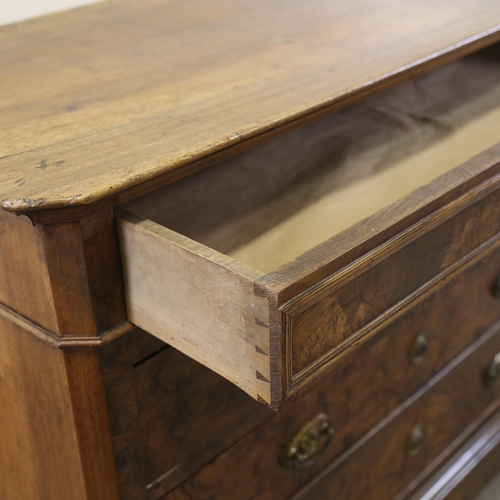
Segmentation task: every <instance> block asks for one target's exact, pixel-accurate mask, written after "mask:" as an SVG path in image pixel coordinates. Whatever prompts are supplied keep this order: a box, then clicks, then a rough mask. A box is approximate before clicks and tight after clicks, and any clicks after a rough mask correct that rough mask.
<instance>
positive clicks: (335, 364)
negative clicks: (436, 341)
mask: <svg viewBox="0 0 500 500" xmlns="http://www.w3.org/2000/svg"><path fill="white" fill-rule="evenodd" d="M494 149H495V148H494ZM497 149H499V148H497ZM496 154H497V153H496V152H495V153H494V155H495V158H496ZM481 156H482V157H485V158H486V160H485V161H484V163H483V167H484V165H485V164H486V165H490V161H491V157H492V152H491V151H488V152H486V153H484V155H481ZM474 165H477V160H476V163H474V162H472V163H467V164H465V165H463V166H462V167H459V168H457V169H454V170H453V171H452V172H450V173H449V174H445V175H444V176H442V177H440V178H439V179H437V180H436V181H434V182H433V183H432V184H431V185H430V187H426V188H425V190H424V191H426V192H427V191H428V190H429V191H430V192H432V190H433V186H435V185H439V186H440V189H442V187H443V185H444V184H448V185H449V186H451V188H452V189H454V188H453V186H455V181H456V179H457V178H460V179H462V178H463V172H468V174H470V173H471V172H474V173H475V175H478V172H477V170H475V168H474ZM468 174H467V175H466V177H468ZM478 178H481V176H480V175H478ZM499 183H500V177H499V176H498V175H495V176H493V177H490V178H488V179H487V180H485V181H484V182H482V183H481V184H479V185H477V186H476V187H474V188H473V189H470V190H469V191H467V192H466V193H465V194H463V195H461V196H459V197H457V198H455V199H452V200H451V201H450V202H449V203H447V204H446V205H445V206H443V207H441V208H439V209H438V210H436V211H435V212H433V213H431V214H430V215H429V216H427V217H425V218H424V219H422V220H421V221H419V222H417V223H415V224H413V225H412V226H410V227H409V228H407V229H405V230H404V231H402V232H401V233H399V234H398V235H397V237H394V238H392V239H389V240H387V241H386V242H385V243H383V244H381V245H379V246H378V247H377V248H376V249H375V250H373V251H371V252H367V253H366V254H365V255H364V256H363V258H361V259H358V260H355V261H353V262H352V263H350V264H349V265H347V266H345V267H344V268H341V269H340V270H339V271H338V272H337V273H334V274H332V275H331V276H329V277H328V278H327V279H325V280H322V281H319V282H318V283H317V284H316V285H315V286H312V287H311V288H310V289H308V290H306V292H305V293H302V294H300V295H298V296H297V298H295V299H293V300H291V301H289V302H287V303H285V304H283V305H282V307H280V309H279V313H281V314H282V317H280V316H279V313H277V312H276V309H275V308H276V304H277V303H278V301H279V300H280V298H279V295H276V294H274V295H273V293H274V292H273V291H272V290H271V289H270V290H268V291H267V294H266V295H267V297H268V298H269V299H270V300H269V311H268V312H266V311H265V310H264V308H265V307H267V305H266V304H265V303H262V302H258V301H256V298H255V296H254V297H252V294H251V291H250V290H249V289H248V284H249V282H254V283H255V284H256V287H257V294H258V295H260V290H259V287H260V286H261V284H262V283H263V281H265V280H266V276H264V277H263V278H258V276H259V272H258V271H254V270H253V269H251V268H249V267H248V266H245V265H243V264H241V263H239V262H237V261H236V260H234V259H231V258H230V257H227V256H225V255H223V254H221V253H218V252H216V251H214V250H212V249H209V248H207V247H205V246H203V245H201V244H199V243H197V242H195V241H193V240H190V239H188V238H186V237H184V236H181V235H179V234H177V233H175V232H173V231H171V230H169V229H167V228H164V227H163V226H160V225H158V224H155V223H153V222H151V221H149V220H147V219H143V218H141V217H138V216H135V215H133V214H129V213H127V212H124V211H120V212H118V213H119V215H120V218H119V219H118V224H119V232H120V236H121V243H122V252H123V262H124V268H125V279H126V293H127V301H128V311H129V316H130V318H131V321H132V322H133V323H135V324H137V325H138V326H140V327H141V328H144V329H145V330H147V331H149V332H150V333H152V334H154V335H156V336H158V337H159V338H162V339H163V340H165V341H167V342H169V343H171V344H172V345H174V346H175V347H177V348H178V349H180V350H181V351H183V352H184V353H186V354H188V355H189V356H191V357H193V358H194V359H196V360H198V361H200V362H202V363H203V364H205V365H206V366H209V367H211V368H212V369H214V370H215V371H217V372H218V373H219V374H221V375H223V376H225V377H226V378H228V379H230V380H232V381H234V382H235V383H236V384H237V385H239V386H240V387H241V388H243V389H244V390H246V391H247V392H248V393H249V394H251V395H252V396H253V397H255V398H256V399H259V400H262V401H263V402H267V404H270V406H271V407H273V408H275V409H279V408H280V406H281V403H282V402H283V401H285V400H286V399H288V398H289V397H291V396H293V397H297V395H299V394H301V393H304V392H306V391H307V390H309V389H310V388H311V387H313V386H314V385H315V384H316V383H317V382H318V381H319V380H320V378H321V377H324V376H326V374H327V373H328V372H329V371H331V370H332V369H335V368H336V369H338V368H339V367H340V366H342V365H344V364H345V363H346V362H348V361H349V360H350V359H352V358H353V357H354V355H355V353H356V352H358V351H359V349H360V348H363V345H364V344H366V343H367V342H370V341H371V340H372V339H373V337H375V336H377V335H378V334H379V332H380V331H381V330H382V329H383V327H384V326H385V325H387V324H388V323H390V322H391V321H394V319H396V317H397V316H398V315H400V314H402V313H403V312H404V310H406V309H407V308H409V307H411V306H412V304H413V302H414V301H415V300H419V297H420V296H424V295H426V294H428V293H432V290H433V289H435V288H438V287H440V286H442V284H443V283H444V282H445V281H446V280H448V279H451V278H452V277H453V276H454V275H455V274H457V273H459V272H461V271H460V269H461V267H464V266H468V265H471V264H472V263H473V262H474V261H475V259H477V258H479V257H478V255H479V254H480V252H481V251H482V248H483V247H485V246H491V245H495V244H496V240H497V236H496V234H497V233H498V232H499V231H500V225H499V224H500V223H499V221H500V213H499V207H500V198H499V196H500V194H499V193H500V191H499V190H498V186H499ZM419 196H420V195H419V192H416V193H414V194H412V195H409V196H408V197H406V198H407V200H406V202H407V203H408V204H409V206H411V207H412V209H415V205H414V201H415V199H416V198H418V197H419ZM377 217H381V218H384V213H382V214H381V215H377ZM388 220H389V221H390V220H391V219H390V218H389V219H388ZM386 222H387V220H386ZM368 228H369V226H368V227H365V228H364V230H365V232H370V233H371V230H369V229H368ZM356 230H357V228H356V226H354V227H353V231H356ZM339 237H340V238H343V236H342V233H341V235H339ZM335 244H336V237H333V238H332V239H331V240H330V241H329V245H330V246H331V247H335ZM307 255H308V254H306V255H305V256H303V257H300V258H298V259H296V260H295V262H299V261H301V262H303V261H304V260H305V259H306V256H307ZM305 267H306V268H308V266H307V264H306V265H305ZM195 282H196V286H194V287H193V283H195ZM215 283H217V285H215ZM244 290H246V292H247V293H246V295H245V294H243V295H242V292H243V291H244ZM360 290H361V291H362V292H360ZM236 291H237V292H238V294H237V293H236ZM212 293H215V294H216V295H215V296H214V297H217V300H211V301H208V302H207V300H206V297H207V296H208V295H210V294H212ZM181 303H182V307H181V306H180V304H181ZM219 304H222V305H224V307H221V306H220V305H219ZM249 305H250V306H252V305H253V309H251V310H250V313H249ZM169 308H170V309H169ZM167 310H168V313H167ZM202 310H203V311H204V312H203V313H201V311H202ZM238 311H239V312H238ZM235 313H236V314H237V315H236V316H235ZM192 318H197V321H196V322H193V321H192ZM255 318H257V319H255ZM262 318H265V319H264V320H262ZM267 318H270V319H272V320H273V321H269V320H268V319H267ZM253 319H255V322H256V323H257V327H256V326H254V324H253V323H252V320H253ZM235 320H236V321H235ZM242 320H243V321H244V322H245V325H246V335H245V337H244V338H243V342H242V336H241V332H240V331H239V325H241V324H242V323H241V321H242ZM258 320H260V321H258ZM221 322H222V323H223V325H222V327H220V326H218V325H220V324H221ZM201 325H204V327H202V326H201ZM267 326H269V327H270V330H269V332H268V331H267V328H266V327H267ZM207 342H208V343H207ZM237 345H238V346H242V347H239V348H238V352H245V353H246V355H245V356H243V358H241V357H238V359H237V364H236V365H235V359H236V358H235V357H234V352H235V349H236V348H235V347H229V346H237ZM203 346H205V347H203ZM255 346H257V347H255ZM263 346H265V347H263ZM249 347H250V350H249ZM263 353H264V354H265V355H267V354H270V357H269V359H267V357H264V356H263ZM264 362H267V363H269V365H268V366H267V367H264V366H263V363H264ZM249 374H250V375H249ZM252 374H254V377H255V379H254V381H253V382H252V380H251V376H252ZM256 382H257V383H256ZM269 382H270V383H269ZM265 384H269V385H267V388H268V389H267V390H266V385H265ZM267 391H269V392H267Z"/></svg>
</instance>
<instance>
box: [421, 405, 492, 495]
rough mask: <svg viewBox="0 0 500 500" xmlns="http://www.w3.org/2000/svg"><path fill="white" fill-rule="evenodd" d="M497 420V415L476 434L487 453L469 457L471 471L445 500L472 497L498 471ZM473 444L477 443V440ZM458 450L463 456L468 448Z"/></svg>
mask: <svg viewBox="0 0 500 500" xmlns="http://www.w3.org/2000/svg"><path fill="white" fill-rule="evenodd" d="M499 420H500V419H499V418H498V415H497V419H496V422H494V423H493V422H492V423H491V424H490V425H488V426H487V428H486V429H485V430H484V431H483V433H482V434H481V436H476V439H477V440H479V438H482V441H481V444H483V446H484V448H486V450H489V453H487V454H486V456H484V454H483V453H477V454H476V455H475V456H474V457H471V460H470V462H472V463H468V464H467V465H468V466H473V467H474V468H473V469H472V471H467V472H468V474H467V476H466V477H465V478H464V479H463V480H462V481H461V482H460V483H459V484H458V485H457V486H456V487H455V488H454V489H453V490H452V491H451V492H450V493H449V494H448V496H446V497H445V498H446V500H469V499H471V498H474V495H476V494H478V493H480V492H481V491H482V490H483V489H484V488H485V487H486V486H487V485H488V483H489V482H490V481H491V479H492V478H493V477H494V476H496V475H498V474H499V473H500V425H499ZM495 424H496V425H495ZM474 444H477V441H476V443H474ZM493 444H495V446H494V447H492V445H493ZM460 451H461V455H462V456H463V455H466V454H467V451H469V450H467V451H466V450H460ZM474 451H476V450H474ZM422 500H423V499H422Z"/></svg>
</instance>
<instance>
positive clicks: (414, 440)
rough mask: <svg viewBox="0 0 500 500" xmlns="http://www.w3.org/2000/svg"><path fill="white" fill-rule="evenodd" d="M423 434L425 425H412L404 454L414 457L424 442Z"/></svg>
mask: <svg viewBox="0 0 500 500" xmlns="http://www.w3.org/2000/svg"><path fill="white" fill-rule="evenodd" d="M425 434H426V430H425V425H422V424H418V425H416V426H415V427H413V429H412V430H411V434H410V437H409V439H408V444H407V448H406V454H407V455H408V456H409V457H414V456H415V455H416V454H417V453H418V452H419V451H420V450H421V449H422V446H423V444H424V442H425Z"/></svg>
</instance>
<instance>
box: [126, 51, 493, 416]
mask: <svg viewBox="0 0 500 500" xmlns="http://www.w3.org/2000/svg"><path fill="white" fill-rule="evenodd" d="M498 52H499V49H498V48H494V49H490V50H489V51H486V52H482V53H480V54H476V55H474V56H470V57H468V58H465V59H464V60H462V61H459V62H457V63H453V64H451V65H448V66H447V67H445V68H441V69H439V70H436V71H434V72H433V73H430V74H429V75H425V76H424V77H419V78H418V79H416V80H412V81H410V82H406V83H404V84H402V85H400V86H398V87H396V88H394V89H391V90H389V91H387V92H385V93H383V94H380V95H378V96H376V97H372V98H370V99H369V100H367V101H366V102H363V103H361V104H359V105H357V106H355V107H353V108H349V109H347V110H345V111H343V112H340V113H338V114H335V115H332V116H330V117H327V118H324V119H322V120H319V121H317V122H313V123H311V124H309V125H306V126H303V127H301V128H300V129H297V130H294V131H292V132H289V133H287V134H285V135H283V136H281V137H278V138H277V139H274V140H273V141H271V142H269V143H267V144H264V145H262V146H259V147H257V148H255V149H254V150H251V151H248V152H246V153H242V154H240V155H239V156H237V157H235V158H233V159H230V160H227V161H226V162H223V163H221V164H219V165H216V166H214V167H213V168H211V169H208V170H206V171H203V172H199V173H197V174H195V175H193V176H191V177H188V178H186V179H183V180H181V181H178V182H176V183H173V184H172V185H170V186H167V187H166V188H164V189H161V190H159V191H158V192H155V193H153V194H151V195H147V196H146V197H144V198H141V199H138V200H135V201H133V202H131V203H129V204H128V205H127V206H126V207H124V208H126V209H127V211H124V210H122V209H120V210H118V211H117V216H118V226H119V232H120V237H121V246H122V254H123V264H124V274H125V280H126V290H127V301H128V310H129V317H130V320H131V321H132V322H133V323H134V324H136V325H138V326H140V327H141V328H143V329H145V330H146V331H148V332H150V333H152V334H153V335H156V336H158V337H160V338H162V339H163V340H164V341H166V342H168V343H170V344H171V345H173V346H175V347H176V348H178V349H179V350H181V351H182V352H184V353H185V354H187V355H189V356H191V357H192V358H194V359H196V360H197V361H199V362H201V363H203V364H205V365H206V366H208V367H209V368H211V369H212V370H214V371H216V372H217V373H219V374H221V375H222V376H224V377H226V378H227V379H229V380H231V381H232V382H233V383H235V384H236V385H238V386H239V387H241V388H242V389H243V390H245V391H246V392H247V393H248V394H250V395H251V396H252V397H254V398H255V399H257V400H259V401H261V402H263V403H265V404H267V405H270V406H271V407H273V408H275V409H279V408H280V407H281V406H282V403H283V402H284V401H285V400H287V399H289V398H290V397H291V396H294V397H296V396H298V395H299V394H300V393H302V392H305V391H307V390H309V389H310V388H311V387H313V386H314V384H316V383H317V382H318V380H319V378H320V377H322V376H325V373H326V372H328V371H329V370H331V369H334V368H339V367H340V366H342V365H343V364H345V363H346V362H347V361H349V360H351V359H352V358H353V357H354V356H355V355H357V354H356V353H357V352H359V348H360V347H362V346H364V345H365V344H367V342H369V341H370V339H371V338H372V337H373V336H376V335H377V334H378V332H379V331H380V330H381V329H382V328H383V327H384V326H385V325H387V324H388V323H390V322H391V321H393V320H394V319H395V318H396V317H397V315H398V314H402V313H403V312H404V310H405V309H406V308H408V307H411V306H412V304H413V303H414V302H415V301H418V300H419V297H420V296H422V295H425V294H427V293H430V291H432V289H433V287H439V286H440V284H442V282H443V281H445V280H447V279H449V278H450V276H452V275H453V274H454V273H456V272H459V271H457V270H458V269H459V268H460V267H461V266H467V265H468V262H469V261H471V259H472V260H473V259H474V258H475V255H476V253H477V252H479V251H481V248H482V246H487V245H489V244H492V243H493V242H494V241H493V240H494V239H495V238H496V235H497V234H498V233H499V232H500V190H499V189H498V188H499V186H500V175H499V174H498V170H499V168H500V166H499V161H500V145H496V146H495V144H497V143H498V142H499V141H500V134H499V133H498V130H499V129H498V127H497V126H496V125H497V124H498V123H500V107H499V106H498V102H500V88H499V87H498V84H497V83H498V81H499V80H500V63H499V62H498ZM478 75H480V78H479V77H478ZM457 81H460V82H461V85H459V86H457V85H456V82H457ZM488 148H490V149H488ZM478 153H479V155H478V156H476V157H475V158H473V159H472V160H469V158H471V157H473V156H474V155H476V154H478ZM467 160H469V161H467ZM464 162H465V163H464Z"/></svg>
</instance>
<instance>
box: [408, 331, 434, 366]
mask: <svg viewBox="0 0 500 500" xmlns="http://www.w3.org/2000/svg"><path fill="white" fill-rule="evenodd" d="M428 352H429V334H428V333H426V332H420V333H419V334H418V335H417V337H416V338H415V340H414V341H413V344H412V346H411V349H410V362H411V364H412V365H418V364H419V363H420V362H421V361H422V360H423V359H424V358H425V356H426V354H427V353H428Z"/></svg>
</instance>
